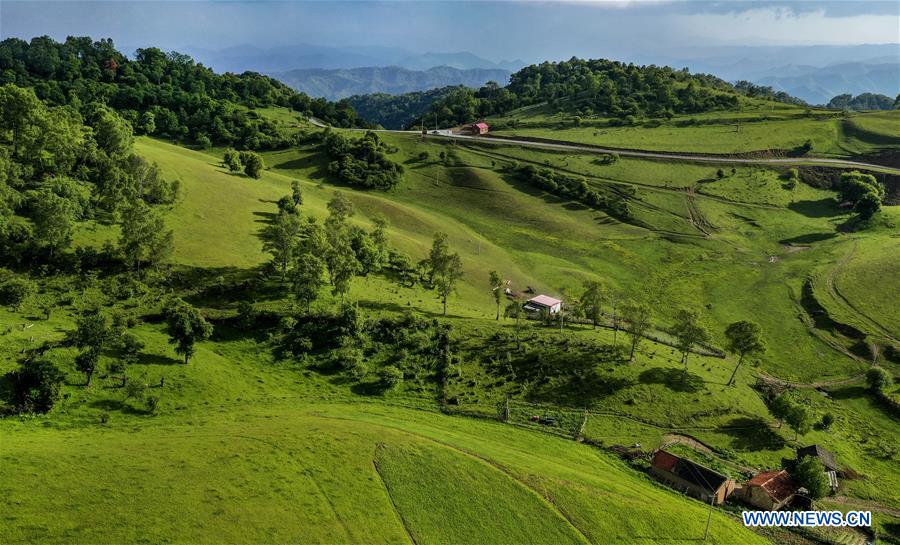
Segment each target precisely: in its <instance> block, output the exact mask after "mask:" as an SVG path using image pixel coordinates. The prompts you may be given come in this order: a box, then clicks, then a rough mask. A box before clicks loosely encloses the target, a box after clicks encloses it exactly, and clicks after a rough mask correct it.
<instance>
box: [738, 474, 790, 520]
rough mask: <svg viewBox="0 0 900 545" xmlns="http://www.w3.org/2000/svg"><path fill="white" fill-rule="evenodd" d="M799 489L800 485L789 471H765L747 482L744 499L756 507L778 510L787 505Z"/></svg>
mask: <svg viewBox="0 0 900 545" xmlns="http://www.w3.org/2000/svg"><path fill="white" fill-rule="evenodd" d="M799 489H800V485H798V484H797V483H796V482H794V479H792V478H791V476H790V474H788V472H787V471H785V470H783V469H782V470H775V471H763V472H762V473H759V474H757V475H756V476H755V477H753V478H752V479H750V481H748V482H747V485H746V486H745V487H744V499H745V500H746V501H747V503H749V504H750V505H752V506H754V507H758V508H760V509H766V510H769V511H777V510H778V509H781V508H782V507H784V506H785V505H787V504H788V503H789V502H790V501H791V500H792V499H793V498H794V495H796V494H797V490H799Z"/></svg>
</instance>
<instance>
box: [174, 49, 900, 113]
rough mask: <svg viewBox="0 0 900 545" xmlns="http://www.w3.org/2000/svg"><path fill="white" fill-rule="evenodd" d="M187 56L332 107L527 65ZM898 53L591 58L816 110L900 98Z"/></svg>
mask: <svg viewBox="0 0 900 545" xmlns="http://www.w3.org/2000/svg"><path fill="white" fill-rule="evenodd" d="M181 51H182V52H184V53H188V54H190V55H191V56H193V57H194V58H195V59H197V60H198V61H200V62H202V63H203V64H205V65H207V66H210V67H211V68H213V69H215V70H216V71H220V72H244V71H247V70H252V71H256V72H263V73H268V74H271V75H275V76H276V77H278V78H279V79H281V80H282V81H284V82H285V83H287V84H288V85H291V86H292V87H294V88H295V89H298V90H300V91H303V92H305V93H307V94H309V95H311V96H324V97H326V98H329V99H336V98H343V97H347V96H350V95H355V94H366V93H390V94H400V93H406V92H413V91H425V90H428V89H435V88H440V87H443V86H448V85H466V86H471V87H478V86H480V85H482V84H483V83H485V82H486V81H488V80H496V81H497V82H499V83H505V82H506V80H507V78H508V76H509V74H510V73H511V72H515V71H516V70H518V69H520V68H522V67H524V66H525V65H526V64H529V63H526V62H524V61H521V60H513V61H500V62H494V61H491V60H488V59H485V58H482V57H479V56H478V55H475V54H473V53H470V52H466V51H462V52H455V53H436V52H427V53H421V54H418V53H414V52H411V51H409V50H407V49H404V48H397V47H331V46H320V45H311V44H297V45H289V46H279V47H268V48H261V47H256V46H253V45H239V46H235V47H229V48H227V49H222V50H217V51H213V50H207V49H199V48H193V47H186V48H182V49H181ZM898 51H900V46H898V45H897V44H869V45H853V46H834V45H816V46H725V47H717V48H706V49H700V48H680V49H678V50H673V51H670V52H668V53H667V54H666V55H659V54H643V53H640V52H633V51H622V52H619V54H618V55H617V54H616V52H614V51H609V52H607V53H606V54H605V55H593V56H595V57H604V56H605V57H611V58H618V59H621V60H623V61H626V62H634V63H637V64H658V65H667V66H672V67H674V68H681V67H687V68H689V69H690V70H691V71H692V72H695V73H697V72H704V73H708V74H713V75H715V76H718V77H720V78H722V79H725V80H727V81H737V80H747V81H752V82H754V83H757V84H760V85H768V86H771V87H773V88H775V89H776V90H778V91H785V92H787V93H789V94H791V95H793V96H796V97H798V98H801V99H803V100H805V101H806V102H808V103H810V104H826V103H827V102H828V101H829V100H831V98H833V97H835V96H837V95H841V94H846V93H850V94H854V95H858V94H861V93H878V94H883V95H886V96H889V97H893V96H896V95H897V93H898V92H900V54H898ZM543 60H545V59H536V60H535V61H536V62H541V61H543ZM453 70H455V72H454V71H453Z"/></svg>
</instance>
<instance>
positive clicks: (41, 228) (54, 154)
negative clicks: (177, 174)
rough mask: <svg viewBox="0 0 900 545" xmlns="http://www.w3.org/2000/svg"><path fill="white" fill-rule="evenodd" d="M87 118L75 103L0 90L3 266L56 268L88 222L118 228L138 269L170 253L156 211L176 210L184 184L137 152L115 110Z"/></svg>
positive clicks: (89, 112)
mask: <svg viewBox="0 0 900 545" xmlns="http://www.w3.org/2000/svg"><path fill="white" fill-rule="evenodd" d="M81 110H83V111H84V112H85V115H84V117H82V114H81V113H79V110H78V109H76V108H75V107H74V106H72V105H64V106H53V107H49V106H47V105H46V104H44V103H43V102H41V101H40V100H39V99H38V98H37V96H36V95H35V93H34V91H33V90H32V89H23V88H21V87H17V86H16V85H12V84H7V85H3V86H0V139H2V140H3V141H5V142H6V143H7V145H2V146H0V256H2V258H0V263H2V264H5V265H17V264H24V263H28V264H30V265H34V264H35V263H36V262H41V261H50V262H53V261H55V260H58V258H59V257H61V256H60V254H61V252H63V251H65V250H66V249H68V248H69V247H70V246H71V244H72V240H73V235H74V232H75V227H76V224H77V223H78V222H81V221H86V220H90V219H97V220H99V221H102V222H107V223H111V222H118V223H119V224H120V226H121V238H120V246H119V248H118V250H119V256H118V257H120V258H122V259H123V260H124V261H125V262H127V263H128V264H129V265H131V266H133V267H135V268H139V267H140V265H141V264H142V263H149V262H157V261H159V260H161V259H163V258H164V257H165V255H166V254H167V253H168V251H169V250H170V248H171V234H170V233H169V232H168V231H166V230H165V229H164V226H163V224H162V220H161V219H160V218H159V217H158V216H157V215H156V214H155V213H154V212H152V210H151V208H150V205H154V204H169V203H172V202H174V201H175V199H176V198H177V196H178V191H179V183H178V181H167V180H165V179H163V177H162V176H161V174H160V171H159V168H158V167H157V166H156V165H155V164H151V163H148V162H147V161H146V160H144V159H143V158H141V157H140V156H138V155H136V154H135V153H134V150H133V146H132V143H133V134H132V128H131V125H130V124H129V123H128V122H127V121H125V120H124V119H123V118H122V117H121V116H119V115H118V114H117V113H116V112H115V111H113V110H111V109H110V108H108V107H107V106H105V105H103V104H99V103H91V104H87V105H85V106H83V107H82V108H81ZM113 250H114V249H109V251H107V252H106V253H107V254H112V253H113ZM89 253H90V252H89ZM82 257H84V256H82Z"/></svg>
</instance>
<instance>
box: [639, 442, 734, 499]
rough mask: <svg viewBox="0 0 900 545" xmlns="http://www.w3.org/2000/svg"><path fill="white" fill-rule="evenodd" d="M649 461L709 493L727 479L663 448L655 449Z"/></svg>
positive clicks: (654, 465)
mask: <svg viewBox="0 0 900 545" xmlns="http://www.w3.org/2000/svg"><path fill="white" fill-rule="evenodd" d="M651 463H652V465H653V467H655V468H657V469H662V470H663V471H668V472H669V473H671V474H673V475H675V476H677V477H679V478H680V479H683V480H684V481H687V482H689V483H691V484H693V485H694V486H696V487H698V488H700V489H703V490H706V491H708V492H710V493H714V492H715V491H716V490H718V489H719V487H721V486H722V484H723V483H725V482H726V481H728V477H726V476H725V475H722V474H721V473H718V472H716V471H713V470H711V469H709V468H708V467H704V466H702V465H700V464H698V463H697V462H694V461H691V460H688V459H687V458H679V457H678V456H675V455H674V454H670V453H668V452H666V451H664V450H658V451H656V454H654V455H653V461H652V462H651Z"/></svg>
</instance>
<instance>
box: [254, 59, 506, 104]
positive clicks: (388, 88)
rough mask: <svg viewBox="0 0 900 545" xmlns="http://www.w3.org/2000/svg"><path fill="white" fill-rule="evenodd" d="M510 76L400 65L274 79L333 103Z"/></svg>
mask: <svg viewBox="0 0 900 545" xmlns="http://www.w3.org/2000/svg"><path fill="white" fill-rule="evenodd" d="M509 75H510V72H508V71H506V70H501V69H482V68H473V69H465V70H462V69H459V68H453V67H450V66H435V67H433V68H429V69H427V70H409V69H406V68H401V67H399V66H370V67H367V68H353V69H336V70H324V69H318V68H314V69H307V70H290V71H287V72H274V73H272V77H274V78H275V79H277V80H279V81H281V82H283V83H285V84H287V85H288V86H290V87H291V88H293V89H295V90H297V91H300V92H302V93H306V94H308V95H310V96H314V97H325V98H327V99H329V100H335V99H341V98H346V97H349V96H351V95H364V94H371V93H387V94H392V95H397V94H402V93H410V92H414V91H426V90H428V89H434V88H437V87H446V86H448V85H465V86H467V87H480V86H482V85H484V84H485V83H487V82H489V81H496V82H499V83H501V84H505V83H506V82H507V81H508V80H509Z"/></svg>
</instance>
